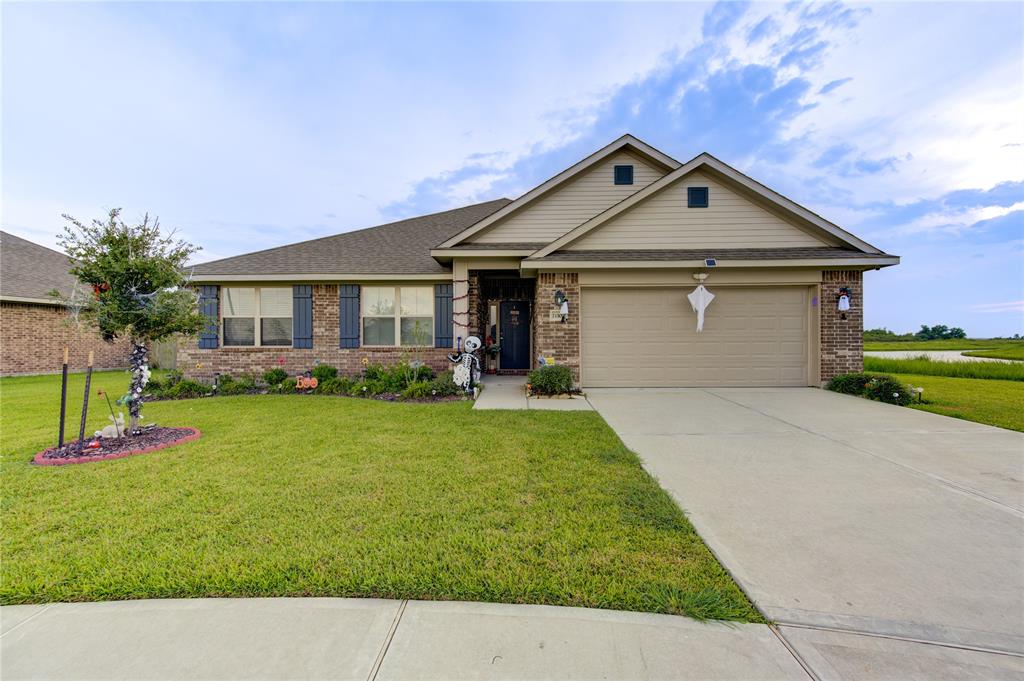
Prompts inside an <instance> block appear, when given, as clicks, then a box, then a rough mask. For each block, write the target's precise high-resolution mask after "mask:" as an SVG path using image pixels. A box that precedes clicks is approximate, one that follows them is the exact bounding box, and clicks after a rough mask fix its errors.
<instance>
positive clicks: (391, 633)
mask: <svg viewBox="0 0 1024 681" xmlns="http://www.w3.org/2000/svg"><path fill="white" fill-rule="evenodd" d="M407 605H409V599H407V598H403V599H402V602H401V603H399V604H398V611H397V612H395V619H394V620H392V622H391V627H390V628H389V629H388V635H387V636H386V637H384V643H383V644H381V647H380V652H379V653H377V659H375V660H374V661H373V666H372V667H371V668H370V673H369V675H368V676H367V677H366V681H374V679H376V678H377V674H378V673H379V672H380V666H381V665H382V664H384V658H385V657H387V654H388V648H390V647H391V642H392V641H393V640H394V639H395V632H396V631H398V625H399V624H401V622H402V615H404V614H405V607H406V606H407Z"/></svg>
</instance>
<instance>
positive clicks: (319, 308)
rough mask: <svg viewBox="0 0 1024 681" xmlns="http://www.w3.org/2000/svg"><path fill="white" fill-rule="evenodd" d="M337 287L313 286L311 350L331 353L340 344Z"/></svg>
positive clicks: (333, 285) (335, 285) (328, 285)
mask: <svg viewBox="0 0 1024 681" xmlns="http://www.w3.org/2000/svg"><path fill="white" fill-rule="evenodd" d="M339 314H340V311H339V309H338V285H337V284H313V350H315V351H317V352H331V353H333V352H334V351H336V350H337V349H338V347H339V344H340V343H341V330H340V329H339V327H338V315H339Z"/></svg>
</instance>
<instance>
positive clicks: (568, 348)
mask: <svg viewBox="0 0 1024 681" xmlns="http://www.w3.org/2000/svg"><path fill="white" fill-rule="evenodd" d="M559 289H561V290H562V291H563V292H564V293H565V295H566V296H567V297H568V299H569V318H568V320H567V321H566V322H565V323H564V324H563V323H562V322H561V321H560V320H559V319H554V318H552V317H551V311H552V310H556V311H557V309H558V307H557V306H556V305H555V291H557V290H559ZM533 355H534V356H533V357H532V358H531V360H530V366H531V367H532V366H536V358H537V356H539V355H544V356H551V357H554V358H555V362H557V363H558V364H564V365H566V366H568V367H570V368H571V369H572V375H573V377H574V378H575V380H576V383H577V384H578V383H579V382H580V277H579V274H578V273H577V272H541V273H540V274H538V275H537V289H536V295H535V297H534V302H533Z"/></svg>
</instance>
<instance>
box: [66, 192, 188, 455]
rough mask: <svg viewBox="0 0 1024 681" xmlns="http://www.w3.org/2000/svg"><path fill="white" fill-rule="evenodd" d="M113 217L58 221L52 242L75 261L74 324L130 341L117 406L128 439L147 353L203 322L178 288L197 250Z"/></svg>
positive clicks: (152, 227) (154, 227) (155, 228)
mask: <svg viewBox="0 0 1024 681" xmlns="http://www.w3.org/2000/svg"><path fill="white" fill-rule="evenodd" d="M120 215H121V209H120V208H115V209H114V210H112V211H110V215H108V216H107V219H106V220H105V221H104V220H93V222H92V224H90V225H85V224H83V223H81V222H79V221H78V220H76V219H75V218H73V217H71V216H69V215H64V216H63V217H64V219H65V220H67V221H68V223H70V224H68V225H65V227H64V233H63V234H62V235H61V236H60V237H59V241H60V244H61V246H62V247H63V248H64V250H65V252H66V253H67V254H68V255H69V256H70V257H71V258H73V259H74V260H75V266H74V267H73V268H72V269H71V273H72V274H73V275H75V276H76V277H78V280H79V281H80V282H81V283H82V284H83V285H84V286H85V287H86V289H87V290H88V289H91V290H92V294H93V295H91V296H87V297H86V298H87V299H86V301H85V302H84V304H83V305H82V307H81V311H80V313H79V315H80V317H81V318H82V319H83V320H85V321H86V323H88V324H90V325H91V326H93V327H95V328H96V330H97V331H99V333H100V335H101V336H102V337H103V339H104V340H106V341H108V342H113V341H114V340H115V339H117V338H129V339H130V340H131V373H132V379H131V385H130V386H129V388H128V394H127V395H125V396H124V397H122V398H121V400H119V402H121V403H123V404H126V405H127V406H128V413H129V414H130V415H131V422H130V424H129V426H128V433H129V434H132V435H135V434H137V433H138V426H139V411H140V409H141V408H142V390H143V388H145V386H146V382H147V381H148V380H149V366H148V355H149V346H150V345H151V344H152V343H153V342H155V341H159V340H162V339H164V338H168V337H170V336H172V335H174V334H179V333H181V334H186V335H193V334H196V333H198V332H199V331H200V329H202V328H203V326H204V325H205V319H204V318H203V316H202V315H201V314H199V311H198V309H197V305H196V296H195V293H194V292H193V291H191V290H190V289H188V288H186V286H185V285H186V279H185V273H184V268H185V264H186V262H187V261H188V259H189V257H190V256H191V255H192V254H193V253H195V252H196V251H198V250H199V248H198V247H196V246H193V245H192V244H190V243H188V242H186V241H182V240H179V239H175V238H174V233H173V232H171V233H170V234H167V235H162V234H161V233H160V225H159V222H158V221H157V220H155V219H154V220H150V218H149V215H146V216H145V217H143V219H142V222H141V223H139V224H136V225H131V226H129V225H126V224H125V223H124V222H122V221H121V219H120ZM58 295H59V294H58Z"/></svg>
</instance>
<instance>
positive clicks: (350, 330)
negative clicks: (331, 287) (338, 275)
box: [338, 284, 359, 348]
mask: <svg viewBox="0 0 1024 681" xmlns="http://www.w3.org/2000/svg"><path fill="white" fill-rule="evenodd" d="M338 327H339V332H340V335H341V338H340V345H339V347H342V348H358V347H359V285H358V284H342V285H341V286H339V287H338Z"/></svg>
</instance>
